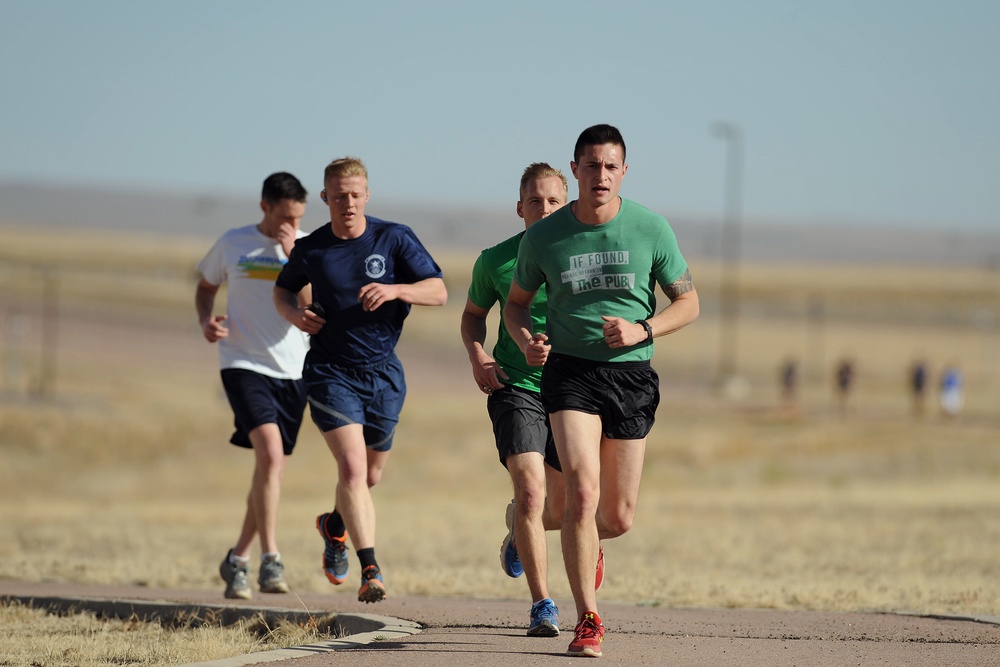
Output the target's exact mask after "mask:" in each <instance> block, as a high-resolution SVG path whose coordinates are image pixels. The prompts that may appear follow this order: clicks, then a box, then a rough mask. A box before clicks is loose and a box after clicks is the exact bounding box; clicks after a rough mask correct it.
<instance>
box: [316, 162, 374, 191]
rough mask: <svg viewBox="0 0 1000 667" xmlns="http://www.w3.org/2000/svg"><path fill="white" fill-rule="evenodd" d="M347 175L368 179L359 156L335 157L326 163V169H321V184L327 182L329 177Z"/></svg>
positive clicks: (366, 171) (366, 170)
mask: <svg viewBox="0 0 1000 667" xmlns="http://www.w3.org/2000/svg"><path fill="white" fill-rule="evenodd" d="M347 176H364V177H365V180H366V181H367V180H368V169H366V168H365V163H364V162H362V161H361V158H359V157H351V156H347V157H342V158H337V159H336V160H334V161H333V162H331V163H330V164H328V165H326V169H325V170H324V171H323V184H324V185H325V184H326V183H328V182H329V180H330V179H331V178H344V177H347Z"/></svg>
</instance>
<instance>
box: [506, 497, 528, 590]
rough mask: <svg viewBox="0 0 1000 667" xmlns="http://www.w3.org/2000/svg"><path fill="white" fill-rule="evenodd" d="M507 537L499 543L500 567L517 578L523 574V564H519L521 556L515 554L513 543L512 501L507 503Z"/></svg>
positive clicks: (508, 574) (515, 548)
mask: <svg viewBox="0 0 1000 667" xmlns="http://www.w3.org/2000/svg"><path fill="white" fill-rule="evenodd" d="M506 521H507V537H505V538H503V542H502V543H501V544H500V567H502V568H503V571H504V573H505V574H506V575H507V576H508V577H513V578H515V579H517V578H518V577H520V576H521V575H522V574H524V566H523V565H521V557H520V556H518V555H517V547H516V546H515V545H514V501H513V500H512V501H510V504H509V505H507V517H506Z"/></svg>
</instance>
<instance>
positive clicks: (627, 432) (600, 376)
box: [542, 354, 660, 440]
mask: <svg viewBox="0 0 1000 667" xmlns="http://www.w3.org/2000/svg"><path fill="white" fill-rule="evenodd" d="M659 403H660V378H659V376H658V375H657V374H656V371H655V370H653V367H652V366H650V364H649V362H648V361H626V362H617V363H616V362H599V361H591V360H589V359H580V358H578V357H570V356H567V355H564V354H550V355H549V358H548V360H547V361H546V362H545V366H544V367H543V369H542V404H543V405H544V406H545V411H546V412H548V413H549V414H552V413H553V412H560V411H562V410H575V411H577V412H585V413H587V414H591V415H600V417H601V429H602V430H603V432H604V435H605V436H606V437H608V438H614V439H615V440H641V439H642V438H645V437H646V436H647V435H649V432H650V430H652V428H653V421H654V420H655V415H656V407H657V406H658V405H659Z"/></svg>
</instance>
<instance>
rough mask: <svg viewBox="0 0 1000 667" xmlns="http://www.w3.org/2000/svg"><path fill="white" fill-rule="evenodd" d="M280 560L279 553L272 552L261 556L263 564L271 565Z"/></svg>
mask: <svg viewBox="0 0 1000 667" xmlns="http://www.w3.org/2000/svg"><path fill="white" fill-rule="evenodd" d="M280 560H281V554H280V553H278V552H277V551H272V552H270V553H266V554H261V555H260V562H261V563H269V562H271V561H280Z"/></svg>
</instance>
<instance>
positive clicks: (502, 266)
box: [469, 232, 547, 392]
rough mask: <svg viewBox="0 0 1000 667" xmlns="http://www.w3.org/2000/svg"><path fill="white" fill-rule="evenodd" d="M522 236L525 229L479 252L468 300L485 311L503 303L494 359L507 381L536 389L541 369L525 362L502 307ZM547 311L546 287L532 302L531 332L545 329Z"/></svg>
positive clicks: (537, 388)
mask: <svg viewBox="0 0 1000 667" xmlns="http://www.w3.org/2000/svg"><path fill="white" fill-rule="evenodd" d="M522 236H524V232H521V233H520V234H517V235H516V236H512V237H510V238H509V239H507V240H506V241H503V242H501V243H498V244H497V245H495V246H493V247H492V248H487V249H486V250H484V251H483V252H482V253H480V255H479V257H478V258H477V259H476V263H475V265H473V267H472V284H470V285H469V300H470V301H471V302H472V303H474V304H476V305H477V306H479V307H480V308H483V309H485V310H489V309H490V308H492V307H493V304H495V303H499V304H500V328H499V331H498V332H497V343H496V345H495V346H494V347H493V359H494V360H496V362H497V363H498V364H500V368H502V369H503V371H504V373H506V374H507V377H508V378H509V379H507V380H506V381H505V384H508V385H513V386H515V387H521V388H522V389H528V390H530V391H535V392H537V391H539V385H540V383H541V381H542V369H541V367H540V366H539V367H535V366H529V365H528V364H527V362H525V360H524V353H522V352H521V348H519V347H518V346H517V343H515V342H514V341H513V339H511V337H510V334H508V333H507V327H506V326H504V321H503V306H504V304H505V303H507V294H508V292H510V281H511V279H512V278H513V277H514V265H515V263H516V262H517V247H518V245H519V244H520V242H521V237H522ZM546 310H547V304H546V299H545V287H544V286H543V287H542V289H540V290H539V291H538V295H537V296H536V297H535V301H534V303H533V304H531V332H532V333H535V332H539V331H545V312H546Z"/></svg>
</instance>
